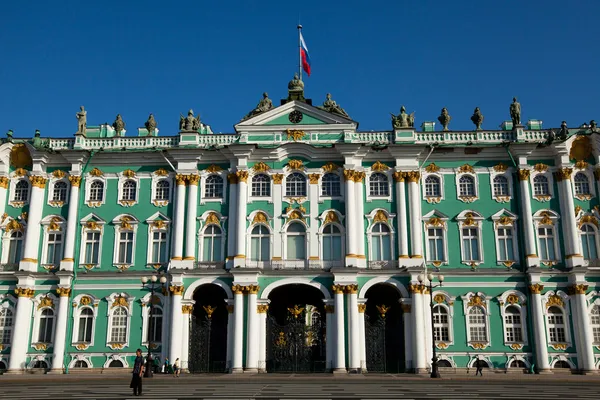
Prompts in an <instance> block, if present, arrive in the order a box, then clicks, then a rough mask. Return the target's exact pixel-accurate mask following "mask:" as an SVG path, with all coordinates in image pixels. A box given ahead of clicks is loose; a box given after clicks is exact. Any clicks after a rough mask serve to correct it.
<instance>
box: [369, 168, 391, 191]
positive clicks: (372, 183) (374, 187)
mask: <svg viewBox="0 0 600 400" xmlns="http://www.w3.org/2000/svg"><path fill="white" fill-rule="evenodd" d="M369 195H370V196H380V197H386V196H389V195H390V186H389V183H388V178H387V176H385V175H384V174H381V173H379V172H377V173H375V174H371V177H370V178H369Z"/></svg>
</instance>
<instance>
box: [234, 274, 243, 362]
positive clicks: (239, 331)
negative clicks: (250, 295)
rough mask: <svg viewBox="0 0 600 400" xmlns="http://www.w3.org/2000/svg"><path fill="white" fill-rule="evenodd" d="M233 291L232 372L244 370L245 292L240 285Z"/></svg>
mask: <svg viewBox="0 0 600 400" xmlns="http://www.w3.org/2000/svg"><path fill="white" fill-rule="evenodd" d="M231 290H232V291H233V301H234V303H233V355H232V362H231V372H232V373H237V372H243V371H244V366H243V364H242V362H243V360H242V358H243V357H242V356H243V351H244V293H243V291H242V290H243V289H242V287H241V286H240V285H234V286H233V287H232V288H231Z"/></svg>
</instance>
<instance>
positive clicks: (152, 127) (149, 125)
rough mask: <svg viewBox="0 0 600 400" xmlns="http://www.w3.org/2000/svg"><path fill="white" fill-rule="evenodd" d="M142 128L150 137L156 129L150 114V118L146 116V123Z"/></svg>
mask: <svg viewBox="0 0 600 400" xmlns="http://www.w3.org/2000/svg"><path fill="white" fill-rule="evenodd" d="M144 126H145V127H146V129H147V130H148V134H149V135H152V134H153V133H154V130H155V129H156V127H157V124H156V120H155V119H154V115H152V114H150V116H148V121H146V123H145V124H144Z"/></svg>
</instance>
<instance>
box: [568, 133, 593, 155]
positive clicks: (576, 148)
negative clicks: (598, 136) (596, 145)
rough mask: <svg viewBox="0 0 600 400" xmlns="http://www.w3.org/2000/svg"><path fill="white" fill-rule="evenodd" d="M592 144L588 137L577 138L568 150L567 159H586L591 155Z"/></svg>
mask: <svg viewBox="0 0 600 400" xmlns="http://www.w3.org/2000/svg"><path fill="white" fill-rule="evenodd" d="M592 147H593V146H592V143H591V140H590V138H589V137H588V136H583V135H581V136H577V138H576V139H575V140H573V143H571V149H570V150H569V159H571V160H577V161H582V160H586V159H588V158H589V157H590V156H591V155H592Z"/></svg>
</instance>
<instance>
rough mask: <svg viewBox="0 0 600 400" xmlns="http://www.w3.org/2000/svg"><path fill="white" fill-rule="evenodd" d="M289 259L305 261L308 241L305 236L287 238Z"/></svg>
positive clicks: (289, 236)
mask: <svg viewBox="0 0 600 400" xmlns="http://www.w3.org/2000/svg"><path fill="white" fill-rule="evenodd" d="M287 259H288V260H304V259H306V241H305V236H304V235H288V236H287Z"/></svg>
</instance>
